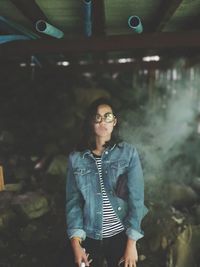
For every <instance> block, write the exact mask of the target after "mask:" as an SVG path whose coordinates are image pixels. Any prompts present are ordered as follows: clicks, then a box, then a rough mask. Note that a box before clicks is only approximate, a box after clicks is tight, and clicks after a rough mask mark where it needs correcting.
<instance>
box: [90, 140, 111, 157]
mask: <svg viewBox="0 0 200 267" xmlns="http://www.w3.org/2000/svg"><path fill="white" fill-rule="evenodd" d="M107 141H109V140H107V139H103V138H96V148H95V149H94V150H93V151H92V152H93V153H94V154H96V155H101V154H102V153H103V151H104V150H105V146H104V145H105V143H106V142H107Z"/></svg>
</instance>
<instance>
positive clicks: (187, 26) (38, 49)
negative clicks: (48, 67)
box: [0, 0, 200, 64]
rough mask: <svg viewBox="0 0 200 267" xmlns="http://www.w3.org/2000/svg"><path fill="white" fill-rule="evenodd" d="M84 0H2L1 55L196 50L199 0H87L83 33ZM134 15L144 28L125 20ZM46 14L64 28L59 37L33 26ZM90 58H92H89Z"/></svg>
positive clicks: (102, 56)
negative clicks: (16, 37)
mask: <svg viewBox="0 0 200 267" xmlns="http://www.w3.org/2000/svg"><path fill="white" fill-rule="evenodd" d="M85 2H90V0H1V1H0V16H1V17H0V40H4V39H3V38H6V36H8V35H9V36H12V35H13V36H14V35H20V36H25V37H24V38H22V39H21V40H14V41H2V43H1V44H0V59H1V60H3V61H6V60H11V59H12V60H22V59H24V58H27V57H29V56H33V55H34V56H35V57H37V58H42V60H43V61H46V62H48V63H49V64H50V63H51V64H55V63H56V62H58V61H59V60H68V61H73V62H74V61H77V60H79V61H80V60H91V58H92V62H95V60H97V61H98V62H99V61H100V60H103V61H105V60H107V61H108V60H111V59H116V58H122V57H126V58H132V59H134V58H141V57H143V56H147V55H159V56H161V57H174V56H185V55H186V56H193V57H194V56H195V57H197V58H198V57H199V54H200V0H91V36H87V34H86V26H85V25H86V19H85V18H86V13H85V11H84V7H85ZM130 16H138V17H139V18H140V20H141V22H142V25H143V32H142V33H140V34H138V33H136V32H134V31H133V29H131V28H130V27H129V26H128V19H129V17H130ZM39 20H44V21H46V22H48V23H49V24H50V25H53V26H54V27H56V28H57V29H59V30H60V31H62V33H63V34H64V35H63V37H62V38H60V39H58V38H55V37H52V36H49V35H46V34H44V33H40V32H38V31H37V30H36V22H37V21H39ZM90 63H91V62H90Z"/></svg>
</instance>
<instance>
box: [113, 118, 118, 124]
mask: <svg viewBox="0 0 200 267" xmlns="http://www.w3.org/2000/svg"><path fill="white" fill-rule="evenodd" d="M116 124H117V119H116V118H115V120H114V124H113V126H115V125H116Z"/></svg>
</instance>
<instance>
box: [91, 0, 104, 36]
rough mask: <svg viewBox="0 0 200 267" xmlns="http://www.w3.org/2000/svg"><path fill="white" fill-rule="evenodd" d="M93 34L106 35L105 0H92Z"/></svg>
mask: <svg viewBox="0 0 200 267" xmlns="http://www.w3.org/2000/svg"><path fill="white" fill-rule="evenodd" d="M92 5H93V6H92V35H94V36H103V35H105V7H104V0H93V1H92Z"/></svg>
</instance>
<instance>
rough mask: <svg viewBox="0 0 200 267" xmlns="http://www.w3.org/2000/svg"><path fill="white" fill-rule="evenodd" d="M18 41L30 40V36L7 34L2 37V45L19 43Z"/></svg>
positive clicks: (0, 37) (0, 41)
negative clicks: (12, 42)
mask: <svg viewBox="0 0 200 267" xmlns="http://www.w3.org/2000/svg"><path fill="white" fill-rule="evenodd" d="M17 40H30V38H29V37H28V36H25V35H20V34H7V35H0V44H3V43H7V42H11V41H17Z"/></svg>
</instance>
